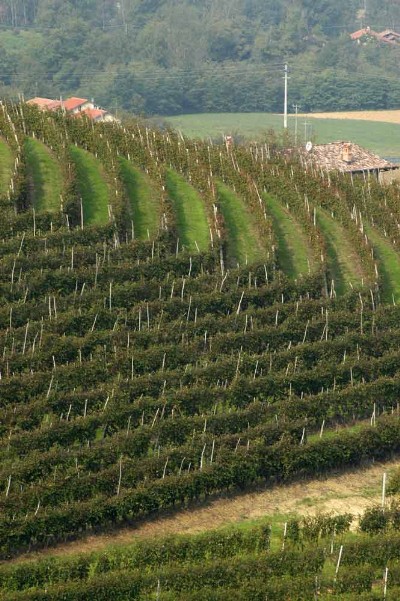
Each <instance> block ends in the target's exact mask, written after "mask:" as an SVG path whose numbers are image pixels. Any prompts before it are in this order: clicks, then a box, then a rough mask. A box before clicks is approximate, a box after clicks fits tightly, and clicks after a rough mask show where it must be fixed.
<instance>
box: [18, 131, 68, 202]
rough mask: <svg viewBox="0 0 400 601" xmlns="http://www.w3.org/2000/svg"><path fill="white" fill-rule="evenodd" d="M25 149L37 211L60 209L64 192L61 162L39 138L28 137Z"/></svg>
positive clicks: (32, 200)
mask: <svg viewBox="0 0 400 601" xmlns="http://www.w3.org/2000/svg"><path fill="white" fill-rule="evenodd" d="M24 149H25V157H26V166H27V170H28V174H29V178H30V196H31V202H32V204H33V206H34V207H35V209H36V210H37V211H50V212H56V211H59V210H60V208H61V195H62V192H63V174H62V170H61V166H60V164H59V162H58V161H57V159H56V158H55V157H54V156H53V155H52V154H51V152H50V150H49V149H48V148H47V147H46V146H45V145H44V144H43V143H42V142H40V141H39V140H34V139H33V138H27V139H26V141H25V146H24Z"/></svg>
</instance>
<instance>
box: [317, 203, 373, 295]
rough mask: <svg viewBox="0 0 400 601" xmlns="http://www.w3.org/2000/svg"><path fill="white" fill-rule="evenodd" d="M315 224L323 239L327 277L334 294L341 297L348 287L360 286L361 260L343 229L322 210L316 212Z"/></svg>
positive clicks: (361, 274) (361, 276) (361, 275)
mask: <svg viewBox="0 0 400 601" xmlns="http://www.w3.org/2000/svg"><path fill="white" fill-rule="evenodd" d="M317 224H318V226H319V228H320V229H321V232H322V235H323V236H324V239H325V244H326V251H327V255H328V256H327V263H328V270H329V275H330V277H331V279H332V280H333V281H334V289H335V291H336V293H337V294H339V295H341V294H344V293H345V292H348V291H349V286H355V287H357V286H360V285H361V284H362V278H363V271H362V267H361V260H360V257H359V256H358V255H357V251H356V249H355V248H354V247H353V246H352V244H351V242H350V240H349V238H347V235H346V231H345V229H344V228H343V227H342V226H341V225H340V223H339V222H338V221H336V220H335V219H333V218H332V217H331V216H330V215H328V213H327V212H326V211H324V210H323V209H318V210H317Z"/></svg>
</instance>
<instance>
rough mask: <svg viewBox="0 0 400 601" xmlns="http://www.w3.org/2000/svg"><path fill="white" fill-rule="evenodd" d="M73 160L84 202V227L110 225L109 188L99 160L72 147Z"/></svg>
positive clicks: (80, 149) (84, 151)
mask: <svg viewBox="0 0 400 601" xmlns="http://www.w3.org/2000/svg"><path fill="white" fill-rule="evenodd" d="M70 152H71V158H72V160H73V162H74V165H75V169H76V177H77V181H78V189H79V192H80V195H81V197H82V202H83V223H84V225H104V224H106V223H108V220H109V217H108V203H109V188H108V185H107V182H106V181H105V179H104V176H103V168H102V165H101V163H100V161H99V160H98V159H96V157H95V156H94V155H93V154H91V153H90V152H87V151H86V150H83V149H82V148H77V147H76V146H71V149H70Z"/></svg>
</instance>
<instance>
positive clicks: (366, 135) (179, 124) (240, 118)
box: [166, 113, 400, 157]
mask: <svg viewBox="0 0 400 601" xmlns="http://www.w3.org/2000/svg"><path fill="white" fill-rule="evenodd" d="M166 121H167V122H168V123H169V124H170V125H171V126H172V127H174V128H175V129H180V130H181V131H182V132H183V133H184V134H185V135H187V136H189V137H199V138H208V137H211V138H218V137H220V136H222V135H224V134H235V135H240V136H243V137H245V138H248V139H262V138H263V137H265V134H266V132H267V131H268V130H270V129H274V130H276V131H282V128H283V116H282V115H276V114H272V113H206V114H197V115H178V116H176V117H167V118H166ZM295 121H296V119H295V117H294V115H289V119H288V126H289V131H290V133H291V134H292V135H294V132H295ZM305 121H306V122H307V125H305ZM297 130H298V141H299V142H300V143H305V141H306V139H307V140H310V139H313V140H315V141H316V142H317V143H320V144H323V143H326V142H332V141H333V140H352V141H353V142H356V143H357V144H361V146H365V147H366V148H369V149H370V150H372V151H374V152H376V153H377V154H381V155H383V156H394V157H396V156H397V157H399V156H400V146H399V141H398V140H399V135H400V125H398V124H393V123H379V122H376V121H365V120H364V121H363V120H361V119H319V118H318V119H313V118H312V117H311V116H309V115H307V119H305V118H304V117H299V118H298V120H297Z"/></svg>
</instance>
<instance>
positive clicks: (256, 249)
mask: <svg viewBox="0 0 400 601" xmlns="http://www.w3.org/2000/svg"><path fill="white" fill-rule="evenodd" d="M217 191H218V200H219V205H220V209H221V213H222V216H223V218H224V222H225V228H226V232H227V242H226V247H227V260H228V265H229V266H231V267H236V264H237V263H239V264H240V265H245V264H251V263H256V262H260V261H263V260H265V258H266V256H267V251H266V247H263V245H262V243H261V240H260V236H259V232H258V230H257V222H256V219H255V217H254V216H253V214H252V213H251V212H250V211H249V210H248V209H247V208H246V206H245V204H244V203H243V201H242V199H241V198H239V197H238V196H237V194H235V192H234V191H233V190H231V189H230V188H228V187H227V186H225V185H223V184H221V183H219V184H218V185H217Z"/></svg>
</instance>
